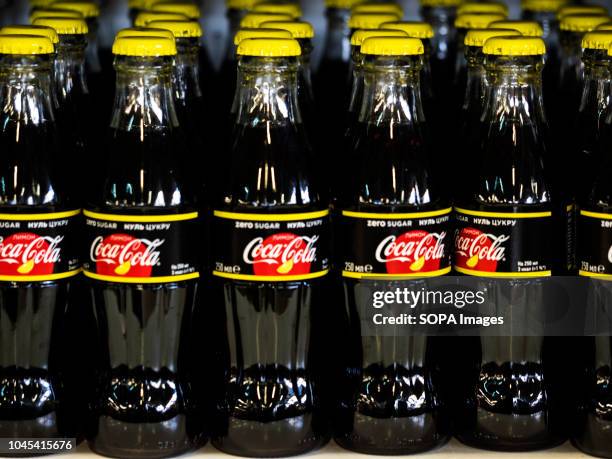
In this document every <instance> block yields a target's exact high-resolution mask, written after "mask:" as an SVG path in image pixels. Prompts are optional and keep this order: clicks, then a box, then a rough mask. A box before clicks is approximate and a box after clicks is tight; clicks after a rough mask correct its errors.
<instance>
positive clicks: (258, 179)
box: [208, 126, 331, 457]
mask: <svg viewBox="0 0 612 459" xmlns="http://www.w3.org/2000/svg"><path fill="white" fill-rule="evenodd" d="M302 129H303V128H302V127H300V128H299V129H296V128H295V127H294V126H287V127H275V126H272V127H270V128H269V129H265V128H262V127H256V128H250V127H247V128H245V127H244V126H237V128H236V131H235V132H236V135H237V138H238V140H237V141H236V144H235V145H236V149H235V150H234V153H233V155H232V159H231V168H230V170H231V171H232V176H231V178H230V179H229V182H226V185H225V190H226V191H225V192H224V194H223V196H219V197H218V198H217V199H216V205H215V209H219V210H227V211H232V212H247V213H249V212H257V213H258V214H260V215H261V214H265V212H270V213H289V212H293V213H295V212H309V211H313V210H320V208H321V205H322V204H321V203H320V201H319V199H320V198H319V195H318V184H317V182H316V180H313V176H314V172H315V171H314V167H313V162H312V157H311V154H310V153H309V152H308V151H307V150H305V149H304V146H305V142H304V138H303V137H302V136H301V134H300V132H299V131H301V130H302ZM266 139H268V140H266ZM237 165H240V167H237ZM264 171H267V173H268V175H267V177H265V178H264V176H263V175H262V174H265V172H264ZM272 183H273V184H274V185H271V184H272ZM294 199H295V201H294ZM283 201H285V203H283ZM287 201H289V203H287ZM292 201H293V202H292ZM326 285H327V281H326V279H325V277H323V278H319V279H315V280H309V281H296V282H248V281H239V280H225V279H220V278H216V279H215V281H214V291H215V296H214V297H213V299H214V310H213V311H211V313H212V315H213V317H214V320H212V321H210V319H208V320H209V321H210V323H211V324H213V325H212V326H213V328H215V330H214V331H213V333H212V336H213V338H212V339H213V340H214V345H215V348H216V349H219V350H220V353H219V354H218V355H217V360H216V361H217V365H218V366H219V371H218V372H216V373H217V374H220V375H223V378H222V379H216V380H215V382H214V383H213V385H214V388H213V390H212V391H213V393H214V394H215V401H214V410H215V413H214V415H213V416H214V419H213V421H212V425H213V429H214V432H213V439H212V443H213V444H214V445H215V446H216V447H217V448H219V449H221V450H222V451H224V452H227V453H230V454H235V455H240V456H251V457H280V456H289V455H296V454H300V453H304V452H307V451H310V450H313V449H315V448H318V447H320V446H322V445H323V444H324V443H325V442H326V441H327V440H328V435H329V434H328V427H327V420H326V416H325V415H324V413H323V397H324V394H323V393H322V387H321V385H322V377H323V371H322V368H323V365H324V362H323V359H322V355H323V352H325V351H324V349H326V346H331V345H330V343H329V341H328V338H327V336H329V335H328V334H326V331H327V330H326V329H325V328H323V327H324V323H325V318H326V317H327V310H328V306H329V299H328V297H327V295H326Z"/></svg>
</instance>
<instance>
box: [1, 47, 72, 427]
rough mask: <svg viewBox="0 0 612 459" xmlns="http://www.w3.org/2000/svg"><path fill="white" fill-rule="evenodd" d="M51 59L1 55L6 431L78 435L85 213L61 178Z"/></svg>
mask: <svg viewBox="0 0 612 459" xmlns="http://www.w3.org/2000/svg"><path fill="white" fill-rule="evenodd" d="M51 61H52V58H51V55H50V54H49V55H45V56H11V55H2V56H0V80H1V81H2V83H1V91H2V92H1V93H0V100H2V106H3V110H2V113H1V114H0V116H1V117H2V130H1V131H0V150H1V151H2V162H1V165H0V171H1V174H2V179H3V181H4V182H5V183H6V186H5V188H4V189H3V192H2V195H1V196H0V200H1V205H0V207H1V209H2V214H3V218H2V220H3V222H2V249H3V253H4V255H3V257H2V263H1V266H0V273H1V275H2V279H3V281H2V283H1V286H0V296H1V297H2V306H1V308H0V312H1V320H0V341H1V342H2V357H1V359H2V360H1V363H0V391H1V393H2V396H1V397H0V412H1V413H2V415H1V418H2V421H1V422H0V430H1V431H0V435H1V436H2V437H8V438H20V437H21V438H53V437H65V438H71V437H75V436H77V427H76V420H75V415H76V413H75V412H74V408H75V406H74V405H73V404H72V402H71V401H70V399H69V398H68V393H69V391H70V389H72V387H70V381H68V380H67V378H66V370H67V365H69V364H68V361H69V360H70V357H69V355H70V354H69V352H70V351H69V349H70V348H69V346H70V345H72V343H69V342H67V340H66V327H65V321H66V316H67V311H68V307H69V302H70V295H71V293H72V288H73V285H74V280H75V276H76V274H77V273H78V268H79V266H78V247H77V245H76V244H77V242H78V241H75V238H74V236H73V234H74V231H77V230H78V228H77V227H78V224H77V216H78V213H79V211H78V209H76V208H74V207H73V205H72V204H71V203H70V201H69V198H68V193H66V191H65V183H63V182H62V180H60V176H59V174H58V172H60V169H59V167H58V166H59V164H58V161H59V160H60V149H59V145H58V140H59V139H58V135H57V127H56V124H55V119H54V114H53V109H52V104H51V98H50V95H51V91H52V89H51ZM20 214H29V215H30V216H27V215H24V216H20ZM9 215H10V218H8V216H9ZM58 228H59V229H58ZM71 233H72V234H71ZM7 249H9V250H8V251H7Z"/></svg>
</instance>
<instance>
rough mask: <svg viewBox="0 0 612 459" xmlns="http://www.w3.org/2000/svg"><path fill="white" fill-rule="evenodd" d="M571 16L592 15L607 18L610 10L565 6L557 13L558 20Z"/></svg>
mask: <svg viewBox="0 0 612 459" xmlns="http://www.w3.org/2000/svg"><path fill="white" fill-rule="evenodd" d="M569 14H592V15H596V16H607V15H608V10H607V9H606V8H605V7H603V6H599V5H565V6H562V7H561V8H559V10H558V11H557V19H563V17H564V16H567V15H569Z"/></svg>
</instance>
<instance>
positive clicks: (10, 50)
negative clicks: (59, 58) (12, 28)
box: [0, 35, 54, 55]
mask: <svg viewBox="0 0 612 459" xmlns="http://www.w3.org/2000/svg"><path fill="white" fill-rule="evenodd" d="M53 51H54V49H53V43H51V40H49V39H48V38H47V37H43V36H40V35H0V54H22V55H34V54H53Z"/></svg>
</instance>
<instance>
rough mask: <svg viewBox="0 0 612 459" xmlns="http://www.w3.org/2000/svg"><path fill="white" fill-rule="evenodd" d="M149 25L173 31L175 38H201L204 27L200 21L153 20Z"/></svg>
mask: <svg viewBox="0 0 612 459" xmlns="http://www.w3.org/2000/svg"><path fill="white" fill-rule="evenodd" d="M149 26H151V27H155V28H157V29H165V30H169V31H170V32H172V34H173V35H174V37H175V38H200V37H201V36H202V27H200V23H199V22H198V21H151V22H149Z"/></svg>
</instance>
